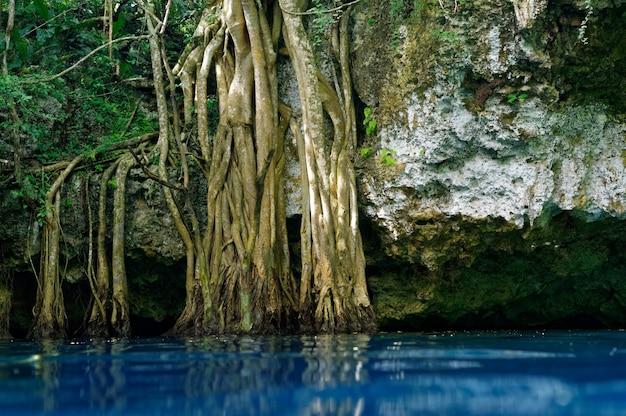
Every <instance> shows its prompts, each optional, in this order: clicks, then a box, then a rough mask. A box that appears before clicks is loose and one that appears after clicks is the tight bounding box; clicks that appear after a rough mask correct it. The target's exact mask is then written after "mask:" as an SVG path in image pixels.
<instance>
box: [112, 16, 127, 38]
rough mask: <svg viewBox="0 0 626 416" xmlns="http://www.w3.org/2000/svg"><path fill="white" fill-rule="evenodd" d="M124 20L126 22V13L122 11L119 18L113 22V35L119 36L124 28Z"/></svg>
mask: <svg viewBox="0 0 626 416" xmlns="http://www.w3.org/2000/svg"><path fill="white" fill-rule="evenodd" d="M124 22H126V13H124V12H120V14H119V15H118V16H117V20H116V21H115V22H113V36H117V35H118V34H119V33H120V32H121V31H122V30H123V29H124Z"/></svg>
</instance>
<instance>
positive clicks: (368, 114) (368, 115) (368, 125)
mask: <svg viewBox="0 0 626 416" xmlns="http://www.w3.org/2000/svg"><path fill="white" fill-rule="evenodd" d="M363 115H364V116H365V118H364V119H363V125H364V126H365V134H367V135H368V136H373V135H374V134H376V127H377V126H378V123H377V122H376V120H375V119H374V116H373V114H372V109H371V108H369V107H365V109H364V110H363Z"/></svg>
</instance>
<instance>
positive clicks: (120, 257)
mask: <svg viewBox="0 0 626 416" xmlns="http://www.w3.org/2000/svg"><path fill="white" fill-rule="evenodd" d="M134 164H135V159H134V158H133V156H132V155H131V154H130V153H128V154H126V155H124V156H122V158H121V159H120V162H119V165H118V166H117V171H116V174H115V191H114V193H113V249H112V252H111V288H112V292H113V293H112V297H111V327H112V329H113V334H114V335H115V336H117V337H128V336H129V335H130V308H129V305H128V282H127V277H126V255H125V250H124V237H125V235H126V234H125V224H126V221H125V212H126V201H125V200H126V177H127V176H128V172H129V171H130V169H131V168H132V167H133V165H134Z"/></svg>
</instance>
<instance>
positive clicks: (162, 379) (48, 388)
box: [0, 331, 626, 416]
mask: <svg viewBox="0 0 626 416" xmlns="http://www.w3.org/2000/svg"><path fill="white" fill-rule="evenodd" d="M35 414H47V415H229V416H230V415H483V416H484V415H618V414H619V415H624V414H626V332H622V331H596V332H589V331H585V332H554V331H549V332H535V331H532V332H446V333H429V334H379V335H372V336H370V335H345V336H317V337H314V336H303V337H261V338H252V337H209V338H204V339H136V340H135V339H131V340H111V341H64V342H28V341H13V342H4V343H0V415H3V416H4V415H35Z"/></svg>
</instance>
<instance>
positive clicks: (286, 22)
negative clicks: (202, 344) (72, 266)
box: [0, 0, 376, 338]
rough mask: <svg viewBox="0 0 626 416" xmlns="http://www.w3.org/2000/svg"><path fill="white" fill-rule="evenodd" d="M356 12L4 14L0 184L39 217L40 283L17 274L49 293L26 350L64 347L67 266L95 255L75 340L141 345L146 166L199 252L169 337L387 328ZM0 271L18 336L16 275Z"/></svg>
mask: <svg viewBox="0 0 626 416" xmlns="http://www.w3.org/2000/svg"><path fill="white" fill-rule="evenodd" d="M354 3H355V2H346V3H345V4H343V3H342V2H340V1H336V0H335V1H331V2H322V1H313V2H312V4H310V5H309V4H308V2H306V1H297V0H279V1H274V0H258V1H254V0H208V1H206V2H200V1H197V2H194V1H190V2H182V1H172V0H170V1H168V2H158V1H153V0H139V1H132V2H128V1H121V2H114V1H112V0H105V1H104V4H103V3H102V2H100V1H96V0H85V1H82V2H67V1H63V0H36V1H33V2H27V1H23V0H8V1H5V2H2V3H0V25H1V26H0V33H1V34H2V35H1V39H0V53H1V59H2V64H1V65H2V74H1V77H0V96H2V97H3V99H2V100H0V131H1V134H2V136H3V140H2V141H1V142H0V146H2V147H1V148H0V155H1V156H0V159H1V160H0V164H1V170H2V176H1V177H0V184H1V187H2V188H3V189H9V190H11V192H12V195H13V197H14V198H16V199H18V200H19V201H20V203H22V204H23V207H24V209H26V210H28V211H29V212H31V213H32V216H33V221H32V226H31V227H30V229H29V236H28V238H29V241H31V240H32V247H31V248H33V250H32V252H37V254H35V255H32V253H31V250H29V253H27V256H30V260H29V261H30V264H31V270H30V271H28V272H25V271H24V270H21V271H20V272H19V275H20V278H24V276H25V275H26V274H30V275H32V276H33V279H34V280H35V281H36V285H35V286H36V296H34V297H35V303H34V306H33V323H32V326H31V329H30V332H29V334H28V336H29V337H34V338H58V337H64V336H67V335H68V333H67V329H68V326H67V325H68V324H67V311H66V305H65V301H64V290H63V283H64V282H63V280H64V277H62V276H66V275H67V271H66V270H64V268H66V267H67V262H68V259H69V257H70V256H74V257H78V258H81V259H82V268H81V272H82V274H83V275H84V277H83V278H84V279H85V280H86V282H87V284H86V286H88V287H89V290H90V292H91V295H90V300H89V305H88V306H86V307H85V311H86V312H85V316H84V323H83V325H82V327H81V328H80V333H79V334H78V335H85V336H90V337H109V336H129V335H131V334H132V328H131V317H130V312H129V297H131V296H132V294H131V293H129V291H130V288H131V287H134V288H135V289H136V288H137V286H136V285H135V286H132V285H129V282H128V272H127V257H128V253H126V252H125V244H124V243H125V236H126V228H125V225H126V219H125V213H126V204H127V202H128V201H127V198H126V181H127V178H128V175H129V172H130V171H131V170H133V169H134V170H135V171H141V172H142V173H141V174H142V175H143V176H144V177H145V178H147V179H148V180H151V181H154V182H155V183H158V185H159V188H160V191H161V192H162V194H163V197H164V201H165V204H166V205H167V209H168V211H169V213H170V215H171V217H172V218H173V222H174V225H175V227H176V230H177V232H178V236H179V238H180V240H181V241H182V242H183V245H184V248H185V265H186V266H185V272H184V273H181V276H180V279H183V280H184V286H185V304H184V307H183V309H182V312H181V313H180V316H179V317H178V319H177V320H176V322H175V323H174V324H173V325H172V328H171V330H170V333H171V334H173V335H192V336H201V335H206V334H222V333H294V332H313V333H338V332H354V331H374V330H375V329H376V321H375V317H374V313H373V309H372V306H371V303H370V300H369V296H368V291H367V286H366V282H365V260H364V255H363V247H362V241H361V234H360V231H359V221H358V209H357V202H356V201H357V198H356V184H355V174H354V168H353V164H352V157H353V155H354V153H355V152H356V150H355V147H356V140H357V124H356V116H355V109H354V106H355V104H354V98H353V88H352V81H351V74H350V63H349V55H348V51H349V40H348V33H349V31H348V25H349V22H350V20H349V19H350V12H351V7H352V5H353V4H354ZM279 59H283V60H288V61H289V62H290V63H291V65H293V69H294V72H295V74H296V78H297V83H298V87H299V98H300V104H301V108H298V109H292V108H289V107H287V106H286V105H284V104H282V103H281V102H280V101H279V97H278V90H279V88H280V85H279V83H280V81H279V79H278V77H277V70H276V64H277V60H279ZM322 62H323V67H324V71H322V70H321V69H320V68H322ZM287 134H290V135H292V136H293V137H294V138H295V141H296V142H297V147H298V153H299V163H300V166H301V177H300V180H301V183H302V184H303V186H302V207H301V212H302V220H301V226H300V236H299V247H300V253H299V258H300V259H301V267H298V270H297V271H294V267H292V265H291V264H290V255H289V247H288V240H287V238H288V237H287V218H286V214H285V195H284V186H283V183H282V181H283V169H284V165H285V154H284V140H285V136H286V135H287ZM193 181H200V182H201V184H200V186H202V187H204V188H205V191H204V193H205V194H206V200H205V202H204V204H203V206H198V205H197V204H194V203H192V198H191V196H190V191H189V190H190V188H192V187H198V184H197V183H195V184H194V183H193ZM70 182H71V183H79V184H80V187H81V190H80V192H81V195H84V197H83V201H82V203H81V207H80V208H79V209H80V210H81V211H82V212H83V214H84V216H85V218H86V224H87V226H86V227H85V230H84V232H83V234H84V238H85V239H87V241H88V244H86V245H85V246H86V248H85V249H83V250H81V251H80V253H71V250H72V249H71V247H70V246H71V244H69V243H68V242H67V241H65V236H64V232H63V228H64V224H63V223H62V221H61V217H62V212H63V210H64V209H68V208H69V205H70V202H69V199H66V198H64V195H67V193H66V191H64V189H65V188H67V187H69V186H70V185H69V183H70ZM35 246H38V247H39V250H38V251H37V250H36V249H35ZM0 254H1V253H0ZM0 272H1V273H0V337H6V336H9V334H8V329H9V318H8V317H9V312H8V311H9V310H10V308H11V301H12V296H11V289H12V287H13V279H14V278H15V275H16V272H15V270H13V269H12V266H11V265H6V264H5V265H3V266H2V269H1V270H0ZM20 287H24V286H23V285H22V286H20ZM69 335H72V336H74V335H77V334H76V333H72V334H69Z"/></svg>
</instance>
